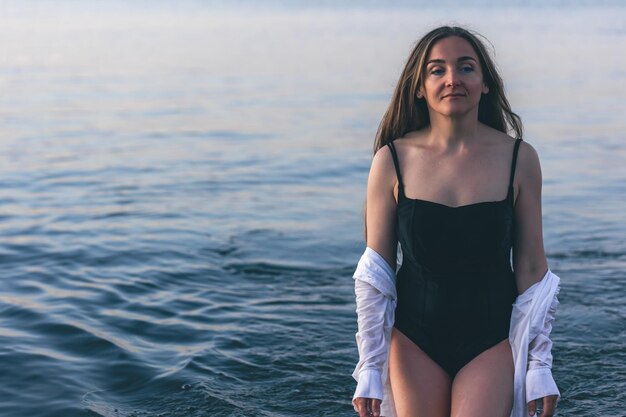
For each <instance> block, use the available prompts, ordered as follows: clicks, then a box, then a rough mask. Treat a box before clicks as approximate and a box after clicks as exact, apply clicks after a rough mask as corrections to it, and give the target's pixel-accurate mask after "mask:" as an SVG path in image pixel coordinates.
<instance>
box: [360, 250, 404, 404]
mask: <svg viewBox="0 0 626 417" xmlns="http://www.w3.org/2000/svg"><path fill="white" fill-rule="evenodd" d="M354 279H355V282H354V291H355V295H356V306H357V308H356V313H357V322H358V331H357V333H356V341H357V347H358V350H359V362H358V364H357V366H356V368H355V370H354V372H353V373H352V376H353V377H354V379H355V380H356V381H357V387H356V391H355V392H354V396H353V398H352V399H353V401H354V399H356V398H358V397H363V398H377V399H379V400H382V399H383V391H384V388H383V387H384V381H385V378H386V377H387V360H388V356H389V351H388V346H389V341H390V338H391V329H392V327H393V320H394V313H395V306H396V292H395V273H394V271H393V270H392V268H391V266H390V265H389V264H388V263H387V262H386V261H385V260H384V258H382V257H381V256H380V255H379V254H378V253H376V252H375V251H374V250H372V249H370V248H366V249H365V252H364V254H363V256H361V259H360V260H359V264H358V265H357V269H356V271H355V273H354Z"/></svg>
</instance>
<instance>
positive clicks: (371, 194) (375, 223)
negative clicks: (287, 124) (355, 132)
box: [365, 146, 398, 270]
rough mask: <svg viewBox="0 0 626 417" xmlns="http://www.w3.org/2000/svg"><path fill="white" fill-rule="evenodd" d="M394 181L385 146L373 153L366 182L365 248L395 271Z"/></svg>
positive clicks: (390, 160)
mask: <svg viewBox="0 0 626 417" xmlns="http://www.w3.org/2000/svg"><path fill="white" fill-rule="evenodd" d="M397 184H398V180H397V178H396V172H395V168H394V165H393V159H392V157H391V152H390V151H389V147H388V146H383V147H382V148H380V149H379V150H378V152H376V155H374V159H373V160H372V167H371V169H370V173H369V177H368V180H367V204H366V214H367V215H366V219H365V224H366V227H367V246H368V247H370V248H372V249H373V250H375V251H376V252H378V253H379V254H380V255H381V256H382V257H383V258H385V260H386V261H387V263H389V265H390V266H391V267H392V268H393V269H394V270H395V268H396V255H397V245H398V240H397V237H396V230H395V224H396V223H395V222H396V206H397V203H396V198H395V196H394V189H396V188H397Z"/></svg>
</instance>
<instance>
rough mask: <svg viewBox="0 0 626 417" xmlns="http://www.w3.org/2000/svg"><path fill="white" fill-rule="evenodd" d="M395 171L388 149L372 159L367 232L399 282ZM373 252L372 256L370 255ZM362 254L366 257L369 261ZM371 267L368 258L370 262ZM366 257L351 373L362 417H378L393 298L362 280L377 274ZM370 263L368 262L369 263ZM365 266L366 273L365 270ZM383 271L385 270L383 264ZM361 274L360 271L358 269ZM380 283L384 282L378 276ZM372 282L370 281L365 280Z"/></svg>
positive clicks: (358, 294)
mask: <svg viewBox="0 0 626 417" xmlns="http://www.w3.org/2000/svg"><path fill="white" fill-rule="evenodd" d="M394 178H395V168H394V166H393V159H392V157H391V155H390V151H389V148H388V147H387V146H384V147H383V148H381V149H379V150H378V152H376V155H374V159H373V160H372V166H371V169H370V173H369V178H368V182H367V205H366V219H365V221H366V227H367V242H366V244H367V246H368V248H367V249H366V252H365V254H367V253H368V250H369V249H372V250H373V251H375V253H376V254H377V255H380V257H382V259H383V260H381V261H380V262H382V263H384V262H386V263H387V264H388V266H389V268H388V269H387V271H388V272H387V275H391V277H389V279H390V280H392V282H395V279H393V275H395V272H394V271H395V268H396V256H397V239H396V231H395V216H396V206H397V204H396V200H395V198H394V186H395V184H394V182H395V183H397V180H396V181H394ZM370 253H371V252H370ZM365 254H364V256H365ZM366 259H367V260H369V261H370V262H371V259H370V258H366ZM366 259H364V257H362V258H361V261H359V266H358V267H357V272H356V273H355V279H356V281H355V293H356V302H357V316H358V328H359V330H358V332H357V345H358V348H359V357H360V360H359V363H358V364H357V368H356V370H355V372H354V373H353V376H355V378H356V379H357V388H356V391H355V393H354V397H353V403H354V407H355V409H356V411H357V412H358V413H359V416H360V417H366V416H379V415H380V404H381V400H383V398H382V394H383V387H382V373H383V369H380V368H381V367H382V363H384V362H385V361H386V359H387V350H386V349H387V342H388V340H387V339H388V337H389V335H390V332H391V327H392V326H393V314H394V310H395V308H394V306H395V301H392V299H393V298H395V296H392V297H390V296H389V294H386V293H384V292H381V291H380V289H381V288H376V287H375V286H372V285H371V284H370V283H366V281H363V280H362V278H363V277H361V275H363V274H365V275H367V274H369V273H372V274H376V271H375V270H372V271H368V270H367V268H366V267H365V264H364V265H363V266H362V265H361V262H363V261H364V260H366ZM368 264H369V262H368ZM361 267H362V268H361ZM379 267H380V269H381V270H385V269H386V268H385V265H382V264H381V265H379ZM360 269H362V270H360ZM378 278H382V277H377V278H376V279H378ZM367 281H370V280H367Z"/></svg>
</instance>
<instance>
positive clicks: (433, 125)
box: [428, 114, 480, 149]
mask: <svg viewBox="0 0 626 417" xmlns="http://www.w3.org/2000/svg"><path fill="white" fill-rule="evenodd" d="M479 129H480V123H479V122H478V118H477V117H476V115H474V114H466V115H464V116H462V117H447V116H442V115H434V117H431V118H430V131H429V134H428V137H429V142H431V144H432V145H434V146H437V147H441V148H444V149H451V148H456V147H458V146H459V145H462V144H463V143H464V142H466V141H468V140H473V139H474V138H476V137H478V131H479Z"/></svg>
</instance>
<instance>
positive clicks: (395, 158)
mask: <svg viewBox="0 0 626 417" xmlns="http://www.w3.org/2000/svg"><path fill="white" fill-rule="evenodd" d="M387 146H389V150H391V156H393V165H394V166H395V167H396V175H397V177H398V192H399V193H400V192H401V193H403V194H404V185H403V184H402V175H400V163H399V162H398V154H397V152H396V145H394V144H393V141H392V142H389V143H388V144H387Z"/></svg>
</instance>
